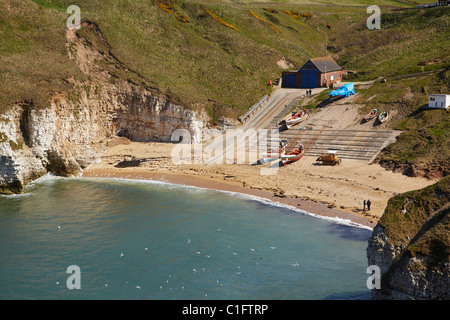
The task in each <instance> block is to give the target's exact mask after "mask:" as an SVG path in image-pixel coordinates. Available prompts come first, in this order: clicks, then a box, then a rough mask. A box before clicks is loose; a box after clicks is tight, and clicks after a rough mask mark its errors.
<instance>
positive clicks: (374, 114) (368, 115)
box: [364, 109, 378, 122]
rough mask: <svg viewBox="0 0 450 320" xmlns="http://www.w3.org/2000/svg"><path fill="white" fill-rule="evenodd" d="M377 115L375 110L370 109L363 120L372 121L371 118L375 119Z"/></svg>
mask: <svg viewBox="0 0 450 320" xmlns="http://www.w3.org/2000/svg"><path fill="white" fill-rule="evenodd" d="M377 114H378V110H377V109H372V110H371V111H370V112H369V113H368V114H367V116H365V117H364V120H366V122H369V121H370V120H372V119H373V118H375V117H376V116H377Z"/></svg>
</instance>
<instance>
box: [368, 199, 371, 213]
mask: <svg viewBox="0 0 450 320" xmlns="http://www.w3.org/2000/svg"><path fill="white" fill-rule="evenodd" d="M370 204H371V202H370V200H367V211H370Z"/></svg>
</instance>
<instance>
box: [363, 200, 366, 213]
mask: <svg viewBox="0 0 450 320" xmlns="http://www.w3.org/2000/svg"><path fill="white" fill-rule="evenodd" d="M363 211H364V212H366V200H364V208H363Z"/></svg>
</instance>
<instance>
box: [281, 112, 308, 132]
mask: <svg viewBox="0 0 450 320" xmlns="http://www.w3.org/2000/svg"><path fill="white" fill-rule="evenodd" d="M306 118H308V111H307V110H303V111H300V112H297V113H296V114H294V115H293V116H292V117H290V118H289V119H287V120H286V127H287V128H288V129H290V128H292V127H293V126H294V125H296V124H297V123H300V122H302V121H304V120H305V119H306Z"/></svg>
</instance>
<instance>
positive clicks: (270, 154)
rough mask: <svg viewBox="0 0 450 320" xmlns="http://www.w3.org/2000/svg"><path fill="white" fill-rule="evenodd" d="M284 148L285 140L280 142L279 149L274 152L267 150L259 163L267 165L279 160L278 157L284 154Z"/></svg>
mask: <svg viewBox="0 0 450 320" xmlns="http://www.w3.org/2000/svg"><path fill="white" fill-rule="evenodd" d="M286 146H287V140H280V147H279V148H278V149H276V150H269V151H268V152H267V153H266V154H264V155H263V158H262V160H261V162H262V163H267V162H270V161H274V160H277V159H280V157H281V156H282V155H284V153H285V152H286Z"/></svg>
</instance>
